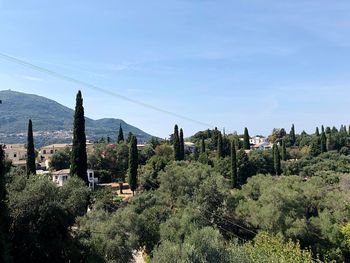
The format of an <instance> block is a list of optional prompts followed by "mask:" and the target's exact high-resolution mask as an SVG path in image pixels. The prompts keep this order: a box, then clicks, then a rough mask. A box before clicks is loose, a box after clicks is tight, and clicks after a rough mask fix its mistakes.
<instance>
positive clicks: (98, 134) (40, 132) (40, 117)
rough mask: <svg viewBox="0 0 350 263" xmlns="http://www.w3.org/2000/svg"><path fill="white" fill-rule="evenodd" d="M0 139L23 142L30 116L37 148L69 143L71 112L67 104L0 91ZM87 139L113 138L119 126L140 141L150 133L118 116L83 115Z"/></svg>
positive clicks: (146, 138) (8, 141) (9, 141)
mask: <svg viewBox="0 0 350 263" xmlns="http://www.w3.org/2000/svg"><path fill="white" fill-rule="evenodd" d="M72 99H74V98H72ZM0 100H2V104H0V142H1V143H25V141H26V135H27V125H28V120H29V119H32V121H33V128H34V139H35V144H36V147H40V146H42V145H45V144H50V143H68V142H71V139H72V129H73V116H74V111H73V110H72V109H70V108H68V107H66V106H63V105H61V104H59V103H57V102H56V101H54V100H50V99H48V98H45V97H41V96H38V95H34V94H27V93H22V92H17V91H12V90H2V91H0ZM85 123H86V136H87V139H88V140H92V141H95V140H99V139H100V138H102V137H104V138H107V137H110V138H111V140H112V141H114V140H115V139H116V136H117V132H118V130H119V125H120V124H121V125H122V128H123V131H124V135H125V136H127V134H128V133H129V132H132V133H133V134H135V135H136V136H137V138H138V140H139V141H140V142H144V141H147V140H149V139H150V138H151V137H152V136H151V135H150V134H147V133H145V132H144V131H142V130H140V129H138V128H136V127H134V126H131V125H129V124H127V123H126V122H124V121H123V120H120V119H113V118H104V119H99V120H93V119H90V118H87V117H85Z"/></svg>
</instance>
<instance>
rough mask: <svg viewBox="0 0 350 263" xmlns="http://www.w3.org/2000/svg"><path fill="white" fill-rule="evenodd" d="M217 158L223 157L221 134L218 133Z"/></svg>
mask: <svg viewBox="0 0 350 263" xmlns="http://www.w3.org/2000/svg"><path fill="white" fill-rule="evenodd" d="M217 153H218V158H222V157H223V142H222V134H221V132H219V133H218V148H217Z"/></svg>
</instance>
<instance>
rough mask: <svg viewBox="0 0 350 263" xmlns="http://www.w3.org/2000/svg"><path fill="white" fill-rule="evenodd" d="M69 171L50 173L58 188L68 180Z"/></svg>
mask: <svg viewBox="0 0 350 263" xmlns="http://www.w3.org/2000/svg"><path fill="white" fill-rule="evenodd" d="M69 173H70V169H63V170H59V171H56V172H52V174H51V175H52V181H53V182H54V183H55V184H57V185H58V186H63V184H64V183H65V182H66V181H67V180H68V178H69Z"/></svg>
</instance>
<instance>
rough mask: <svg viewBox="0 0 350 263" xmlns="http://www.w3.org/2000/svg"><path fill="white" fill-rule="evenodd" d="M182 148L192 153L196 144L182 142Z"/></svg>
mask: <svg viewBox="0 0 350 263" xmlns="http://www.w3.org/2000/svg"><path fill="white" fill-rule="evenodd" d="M184 148H185V151H186V152H190V153H194V152H195V150H196V145H195V144H194V143H193V142H184Z"/></svg>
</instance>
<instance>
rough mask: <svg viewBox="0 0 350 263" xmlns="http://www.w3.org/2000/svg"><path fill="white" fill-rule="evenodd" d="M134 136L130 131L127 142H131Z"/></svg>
mask: <svg viewBox="0 0 350 263" xmlns="http://www.w3.org/2000/svg"><path fill="white" fill-rule="evenodd" d="M132 136H133V134H132V132H129V133H128V138H126V142H127V143H130V142H131V138H132Z"/></svg>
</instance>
